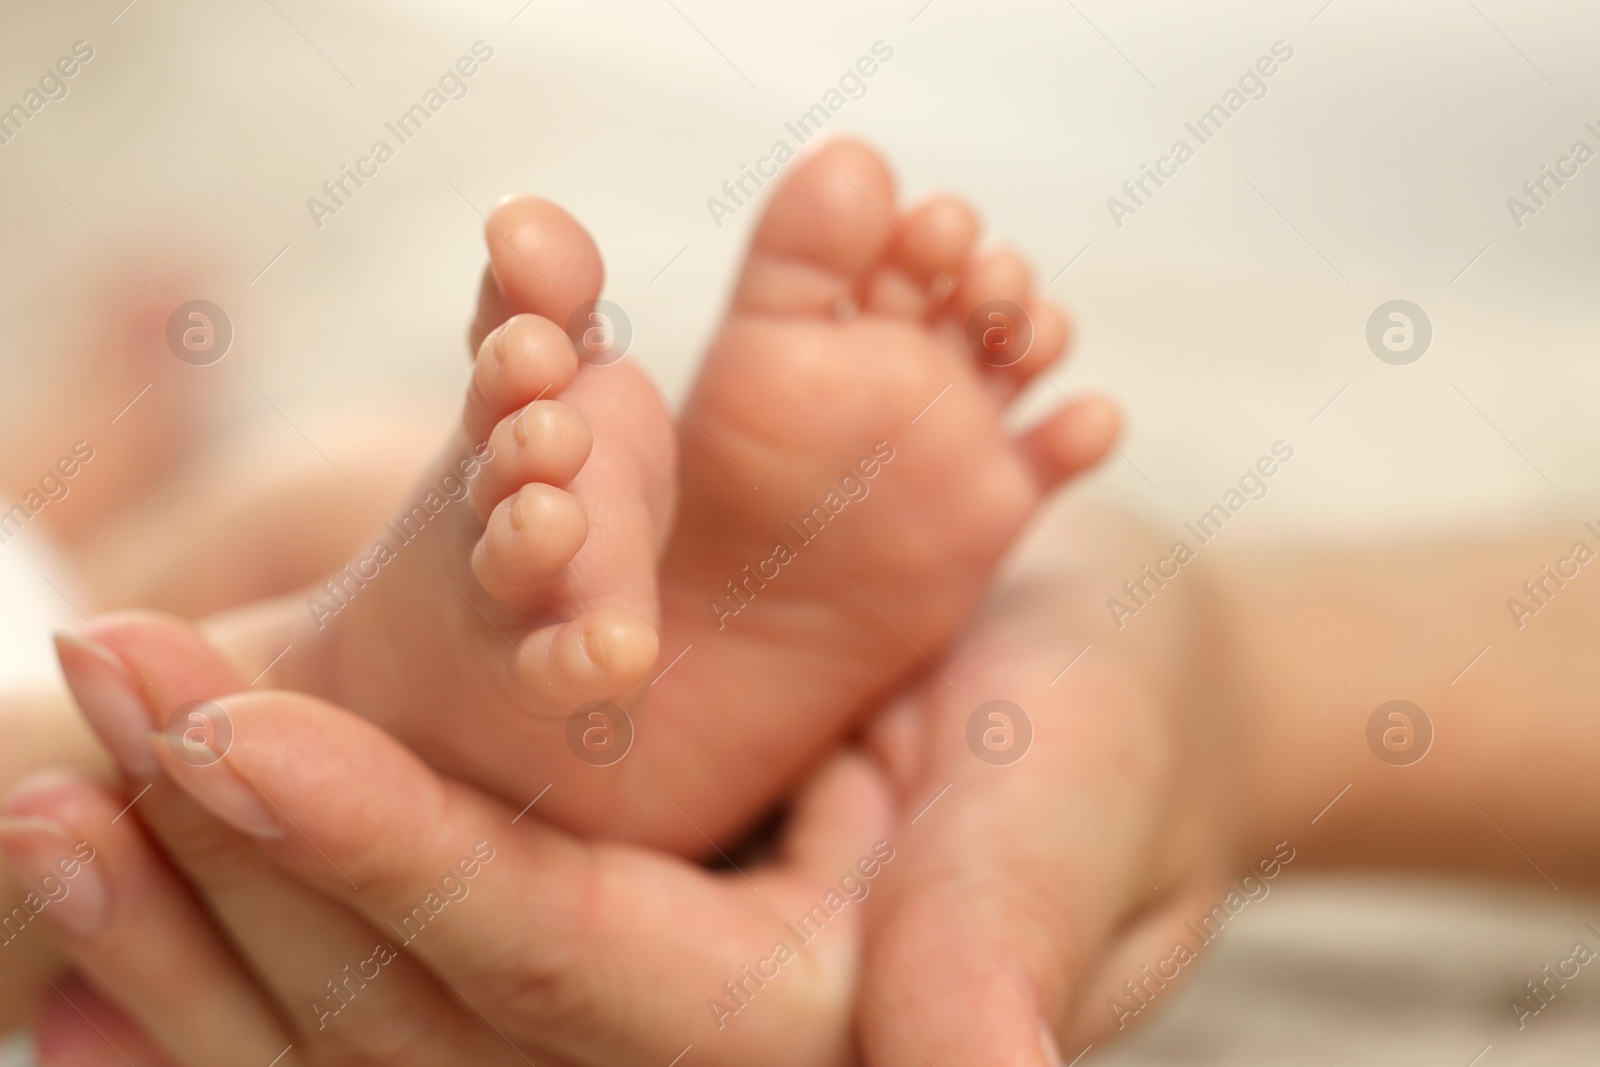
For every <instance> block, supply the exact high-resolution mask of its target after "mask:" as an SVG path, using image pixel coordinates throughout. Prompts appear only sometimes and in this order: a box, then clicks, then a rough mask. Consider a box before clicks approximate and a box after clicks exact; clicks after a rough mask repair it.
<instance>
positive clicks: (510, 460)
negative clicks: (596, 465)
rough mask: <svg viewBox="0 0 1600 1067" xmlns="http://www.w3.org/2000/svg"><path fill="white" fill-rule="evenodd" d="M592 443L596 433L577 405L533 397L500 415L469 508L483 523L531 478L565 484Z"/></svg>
mask: <svg viewBox="0 0 1600 1067" xmlns="http://www.w3.org/2000/svg"><path fill="white" fill-rule="evenodd" d="M593 447H594V433H593V432H592V431H591V430H590V429H589V423H588V420H586V419H585V418H584V417H583V416H582V415H581V414H579V412H578V409H577V408H575V407H573V406H572V405H571V404H567V403H564V402H563V401H560V400H535V401H534V402H533V403H531V404H528V405H526V406H525V407H523V408H522V409H521V410H520V411H517V412H515V413H514V414H511V415H507V416H506V417H505V418H503V419H501V420H500V422H499V423H498V424H497V425H496V426H495V428H494V432H492V433H491V434H490V435H489V451H490V459H489V461H488V462H487V463H486V464H485V465H484V468H483V471H482V473H481V474H479V476H478V477H477V478H475V479H473V482H472V487H471V499H472V509H473V510H474V511H475V512H477V514H478V518H479V519H482V520H483V521H485V522H487V521H488V520H489V517H490V515H491V514H492V513H493V511H494V508H495V506H496V505H497V504H499V503H500V501H502V500H504V499H505V498H506V497H508V496H510V495H511V494H512V493H515V492H516V491H517V490H519V489H520V488H522V487H523V486H524V485H527V484H528V483H530V482H543V483H545V484H546V485H555V486H564V485H566V484H567V483H568V482H570V481H572V479H573V478H575V477H577V475H578V471H580V470H582V469H583V465H584V463H585V462H586V461H587V460H588V458H589V453H590V451H591V449H593Z"/></svg>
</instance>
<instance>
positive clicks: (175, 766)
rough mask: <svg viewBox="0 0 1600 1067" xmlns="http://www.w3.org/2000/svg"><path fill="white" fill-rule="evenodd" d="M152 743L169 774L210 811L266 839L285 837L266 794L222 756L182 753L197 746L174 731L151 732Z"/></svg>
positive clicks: (249, 832) (158, 760) (244, 830)
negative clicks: (211, 757) (211, 758)
mask: <svg viewBox="0 0 1600 1067" xmlns="http://www.w3.org/2000/svg"><path fill="white" fill-rule="evenodd" d="M149 745H150V751H152V752H153V753H154V754H155V758H156V760H157V762H159V763H160V764H161V769H162V770H164V771H166V772H167V776H168V777H169V778H171V779H172V780H173V781H174V782H177V783H178V785H179V786H180V787H181V788H182V789H183V791H184V792H185V793H188V794H189V795H190V796H191V797H193V798H194V799H195V800H197V801H199V803H200V806H201V807H203V808H205V809H206V810H207V811H209V812H210V813H211V814H213V815H215V816H216V817H217V818H219V819H221V820H222V821H223V822H225V823H227V824H228V825H229V826H231V827H233V828H234V829H235V830H238V831H239V832H240V833H244V834H249V835H250V836H251V837H259V838H262V839H264V840H267V841H276V840H278V839H280V838H282V837H283V824H282V823H281V822H280V821H279V819H278V814H277V812H275V811H273V809H272V806H271V805H270V804H268V803H267V798H266V797H264V796H262V795H261V792H260V791H259V790H258V789H256V787H255V786H253V785H251V784H250V783H249V782H247V781H245V780H244V779H243V778H241V777H239V775H238V774H237V773H235V772H234V770H233V768H231V767H229V766H228V764H227V761H226V760H224V759H223V758H222V757H220V756H219V757H217V759H216V760H215V761H207V762H200V763H197V762H194V761H193V760H192V759H190V758H186V757H185V756H180V755H179V752H186V753H187V752H193V751H194V749H193V746H192V745H191V743H190V742H189V741H188V740H186V739H185V738H183V737H180V736H175V735H173V734H165V733H159V734H158V733H153V734H150V735H149Z"/></svg>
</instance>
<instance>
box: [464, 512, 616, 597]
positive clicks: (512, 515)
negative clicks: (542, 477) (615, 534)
mask: <svg viewBox="0 0 1600 1067" xmlns="http://www.w3.org/2000/svg"><path fill="white" fill-rule="evenodd" d="M588 535H589V518H588V515H587V513H586V512H585V511H584V509H583V505H582V504H580V503H579V502H578V499H577V498H576V497H574V496H573V495H572V494H571V493H568V492H566V491H565V490H562V489H557V488H555V487H554V486H550V485H541V484H538V483H534V484H531V485H524V486H523V487H522V488H521V489H519V490H517V492H516V493H514V494H512V495H511V496H509V497H507V498H506V499H504V500H502V501H501V502H500V503H499V504H497V505H495V508H494V511H493V512H492V513H491V514H490V516H489V521H488V525H487V527H486V528H485V529H484V531H483V536H482V537H480V538H479V539H478V543H477V544H476V545H475V546H474V547H473V549H472V571H473V574H475V575H476V576H477V579H478V582H479V584H481V585H482V586H483V588H484V591H485V592H487V593H488V594H489V595H490V596H492V597H494V598H495V599H496V600H498V601H500V602H501V603H503V604H508V605H513V606H521V605H523V604H524V602H526V601H527V600H528V599H529V597H530V596H531V595H533V594H534V593H535V592H536V591H537V590H538V589H539V587H540V586H542V585H543V584H544V583H545V582H547V581H549V580H550V578H551V577H552V576H554V575H555V574H556V572H557V571H559V570H561V568H563V567H565V566H566V565H567V564H568V563H570V562H571V561H572V557H573V556H575V555H577V554H578V549H580V548H582V547H583V542H584V540H585V539H586V538H587V537H588Z"/></svg>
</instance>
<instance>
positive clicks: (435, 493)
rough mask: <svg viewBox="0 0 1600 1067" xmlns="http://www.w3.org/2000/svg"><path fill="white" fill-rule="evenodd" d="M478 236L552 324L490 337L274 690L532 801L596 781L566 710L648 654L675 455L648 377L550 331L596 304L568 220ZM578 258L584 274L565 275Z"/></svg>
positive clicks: (534, 216)
mask: <svg viewBox="0 0 1600 1067" xmlns="http://www.w3.org/2000/svg"><path fill="white" fill-rule="evenodd" d="M489 233H490V244H491V252H492V254H493V255H495V256H506V255H514V256H516V257H518V258H519V259H520V260H522V265H523V268H524V269H527V270H531V271H533V272H535V273H539V272H543V273H544V274H545V275H546V276H548V277H552V278H557V279H559V283H556V282H551V283H547V284H546V285H544V286H543V287H542V288H541V290H540V292H539V293H538V294H537V297H536V300H534V301H533V302H532V303H534V304H535V305H536V306H534V307H533V309H532V310H534V311H538V312H543V313H544V314H545V315H549V316H551V317H543V316H542V315H540V314H521V315H517V316H516V317H514V318H511V319H510V320H508V321H506V322H504V323H503V324H502V325H500V326H499V327H498V328H496V329H494V330H493V331H492V332H490V333H489V334H488V335H487V336H486V337H484V338H483V339H482V342H481V344H480V345H479V348H478V354H477V357H476V362H475V364H474V368H473V373H472V381H471V385H470V387H469V389H468V392H467V399H466V405H465V411H464V414H463V418H462V430H461V431H460V432H459V433H458V434H457V435H456V436H455V437H454V439H452V440H451V441H450V443H449V444H448V445H447V446H446V447H445V449H444V452H443V454H442V455H441V456H440V458H439V460H438V461H437V463H436V464H435V466H434V468H433V469H432V471H431V473H429V474H428V475H427V476H426V477H425V478H424V480H423V482H422V483H421V484H420V485H419V486H418V487H417V489H416V490H415V492H414V493H413V494H412V495H411V499H410V500H409V501H408V503H407V504H405V505H403V506H402V510H401V512H400V513H399V514H398V515H397V516H396V517H395V518H394V519H393V520H391V521H390V522H389V523H387V524H386V525H385V526H384V528H383V529H382V530H381V531H380V532H379V534H378V535H377V537H376V538H375V540H374V542H373V544H372V546H371V548H370V549H369V550H367V551H365V552H363V553H361V555H360V556H359V557H358V558H357V559H356V560H354V561H353V562H352V563H351V564H349V565H348V566H346V567H345V568H344V569H342V570H341V571H340V572H339V573H338V574H335V575H333V576H332V577H331V578H329V579H328V580H326V581H325V582H323V583H322V585H321V586H320V587H319V588H317V589H314V590H313V591H312V595H311V597H310V598H309V599H308V601H307V604H306V613H307V615H308V616H309V617H308V618H307V620H306V622H305V624H304V625H303V626H302V633H301V635H300V637H298V638H297V639H295V640H294V641H293V642H292V644H291V648H290V651H289V653H287V654H286V655H285V656H284V659H283V663H282V666H281V668H280V671H279V673H278V674H277V675H276V676H275V677H274V679H273V681H274V682H275V683H277V684H279V685H283V686H285V687H288V688H297V689H303V690H307V691H310V692H313V693H316V694H318V695H322V696H326V697H328V698H330V699H333V700H337V701H340V702H342V703H346V704H348V705H349V706H351V707H353V708H355V709H357V710H358V711H360V712H361V713H363V714H364V715H366V716H367V717H368V718H370V719H371V720H372V721H374V722H376V723H377V724H378V725H380V726H382V727H384V728H385V729H387V730H388V731H390V732H391V733H392V734H394V735H395V736H396V737H398V738H399V739H400V740H402V741H404V742H405V743H406V744H407V745H409V746H411V747H413V748H414V749H416V751H417V752H418V753H419V754H420V755H422V756H423V757H424V758H426V759H427V760H428V761H429V762H431V763H433V764H434V765H435V766H437V767H439V768H440V769H441V770H444V771H446V772H449V773H452V774H455V775H457V776H460V777H463V778H468V779H470V780H472V781H475V782H477V783H479V784H482V785H484V786H486V787H488V788H491V789H494V790H496V791H498V792H500V793H501V794H503V795H505V796H506V797H508V798H511V799H513V800H517V801H519V802H521V803H525V802H526V801H527V800H529V799H531V798H532V797H533V795H534V794H535V793H537V792H538V791H539V790H540V789H541V788H542V787H543V786H544V785H546V784H547V783H549V782H550V781H551V779H552V777H555V776H556V774H557V772H559V771H560V770H561V769H562V768H566V769H568V770H571V769H576V770H589V769H590V768H588V767H585V766H583V765H582V764H577V763H576V762H575V761H573V760H572V759H571V757H570V754H568V753H567V751H566V749H565V747H564V745H563V744H562V742H561V738H562V735H563V732H564V730H565V729H566V726H567V720H568V717H569V716H570V715H571V714H572V713H573V711H574V710H575V709H577V708H579V707H580V706H582V705H584V704H585V703H586V702H588V701H591V700H597V699H605V698H612V697H616V696H618V695H619V694H623V693H626V692H627V691H628V690H630V689H632V688H634V687H636V686H637V685H639V683H640V682H642V681H644V680H645V678H646V677H647V675H648V673H649V671H650V668H651V667H652V665H653V664H654V663H655V661H656V656H657V640H656V631H655V628H654V623H655V619H656V616H657V604H656V584H655V568H656V557H657V552H658V547H659V542H660V540H661V537H660V536H659V535H658V531H659V530H663V529H665V527H666V524H667V522H668V521H669V512H670V509H671V500H672V491H671V486H672V480H673V466H674V459H673V442H672V435H671V428H670V423H669V422H668V420H667V418H666V416H665V413H664V410H663V408H662V405H661V401H660V398H659V397H658V396H657V394H656V392H655V390H654V388H653V387H652V386H651V385H650V384H649V383H648V382H647V381H646V380H645V378H644V377H643V376H642V375H641V374H640V372H639V371H638V370H637V369H636V368H635V367H634V366H632V365H631V364H630V363H627V362H626V361H622V362H614V363H609V364H608V365H604V366H600V365H590V364H588V363H582V362H580V360H579V358H578V356H577V355H576V353H575V350H574V348H573V344H572V341H571V340H570V339H569V338H568V336H567V334H566V332H565V330H564V329H563V327H562V326H559V325H557V323H556V321H552V318H555V319H557V321H560V322H565V321H566V320H567V317H568V315H569V314H570V313H571V311H572V310H573V308H575V307H576V306H577V305H578V304H580V303H582V302H583V301H585V300H592V299H593V298H594V297H596V296H598V292H599V284H600V273H599V269H598V267H599V261H598V257H597V256H594V254H593V246H592V244H591V243H590V242H589V240H588V237H587V235H586V234H584V233H583V231H582V229H581V228H580V227H579V226H578V225H577V223H576V222H575V221H573V220H572V219H571V218H570V217H568V216H567V215H565V214H564V213H562V212H560V211H559V209H556V208H554V207H553V206H551V205H548V204H545V203H543V202H539V201H517V202H512V203H509V204H506V205H502V207H501V208H499V209H497V210H496V212H495V214H494V216H493V217H492V219H491V222H490V229H489ZM508 234H509V235H511V236H507V235H508ZM513 238H515V244H514V245H513V244H512V241H513ZM575 249H576V251H575ZM573 255H577V256H579V257H580V258H582V259H583V260H584V263H585V264H588V265H589V266H591V267H592V269H588V267H586V268H585V269H578V270H572V269H569V268H570V267H571V263H570V262H569V261H570V259H571V258H572V256H573ZM591 259H592V264H590V262H589V261H590V260H591ZM561 757H566V759H565V762H563V761H562V759H561ZM552 768H554V769H552ZM547 772H548V773H547ZM581 799H582V798H581V797H579V796H577V795H576V794H575V793H574V791H573V790H568V789H558V790H556V791H555V794H554V797H553V800H554V801H556V802H557V803H560V804H577V803H580V802H581Z"/></svg>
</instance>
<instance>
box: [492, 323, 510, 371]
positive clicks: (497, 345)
mask: <svg viewBox="0 0 1600 1067" xmlns="http://www.w3.org/2000/svg"><path fill="white" fill-rule="evenodd" d="M510 325H511V324H510V323H509V322H502V323H501V324H500V325H498V326H496V327H495V328H494V337H493V340H494V361H495V362H496V363H504V362H505V361H506V328H507V327H508V326H510Z"/></svg>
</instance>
